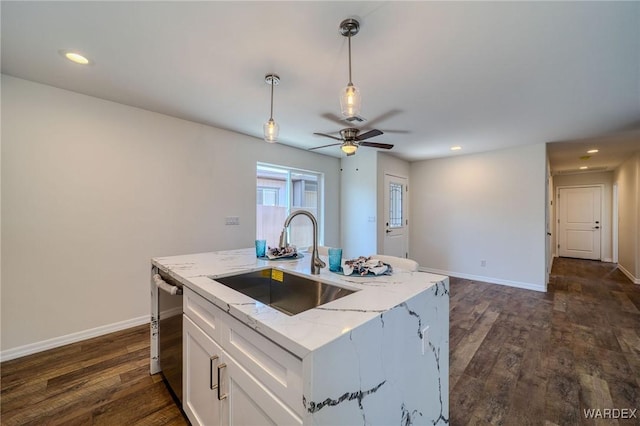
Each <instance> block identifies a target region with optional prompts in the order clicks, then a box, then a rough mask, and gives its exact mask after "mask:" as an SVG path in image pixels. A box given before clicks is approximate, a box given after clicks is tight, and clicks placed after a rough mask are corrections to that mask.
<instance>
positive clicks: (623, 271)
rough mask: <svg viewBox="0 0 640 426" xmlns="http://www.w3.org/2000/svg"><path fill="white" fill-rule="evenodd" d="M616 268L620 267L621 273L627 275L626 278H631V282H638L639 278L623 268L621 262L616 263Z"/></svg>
mask: <svg viewBox="0 0 640 426" xmlns="http://www.w3.org/2000/svg"><path fill="white" fill-rule="evenodd" d="M618 269H620V272H622V273H623V274H625V275H626V276H627V278H629V279H630V280H631V282H632V283H634V284H640V278H636V277H634V276H633V274H632V273H631V272H629V271H627V270H626V269H625V267H624V266H622V265H621V264H619V263H618Z"/></svg>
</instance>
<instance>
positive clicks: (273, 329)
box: [151, 248, 446, 359]
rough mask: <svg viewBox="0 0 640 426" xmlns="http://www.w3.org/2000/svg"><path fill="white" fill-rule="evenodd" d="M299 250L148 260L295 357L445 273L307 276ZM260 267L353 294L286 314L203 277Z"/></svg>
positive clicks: (439, 279) (373, 316)
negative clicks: (272, 257)
mask: <svg viewBox="0 0 640 426" xmlns="http://www.w3.org/2000/svg"><path fill="white" fill-rule="evenodd" d="M303 254H304V257H303V258H302V259H298V260H290V261H283V260H279V261H269V260H262V259H257V258H256V256H255V249H254V248H247V249H239V250H228V251H219V252H210V253H198V254H190V255H182V256H171V257H157V258H153V259H152V260H151V263H152V264H153V265H154V266H157V267H158V268H159V269H161V270H162V271H165V272H167V273H168V274H169V275H170V276H172V277H173V278H175V279H176V280H178V281H179V282H181V283H182V284H183V285H185V286H187V287H188V288H190V289H191V290H193V291H195V292H196V293H198V294H200V295H201V296H203V297H204V298H206V299H208V300H209V301H210V302H212V303H214V304H215V305H217V306H218V307H219V308H221V309H223V310H225V311H227V312H228V313H229V314H231V315H233V316H234V317H236V318H237V319H238V320H240V321H241V322H243V323H245V324H247V325H248V326H249V327H251V328H253V329H255V330H256V331H258V332H260V333H261V334H262V335H264V336H266V337H267V338H269V339H270V340H272V341H274V342H275V343H277V344H279V345H280V346H282V347H284V348H285V349H287V350H288V351H289V352H291V353H293V354H294V355H296V356H297V357H299V358H300V359H302V358H303V357H305V356H306V355H307V354H308V353H310V352H312V351H314V350H316V349H318V348H320V347H322V346H323V345H325V344H326V343H328V342H330V341H332V340H334V339H336V338H338V337H339V336H341V335H342V334H344V333H347V332H349V331H351V330H353V329H355V328H357V327H358V326H360V325H362V324H364V323H366V322H368V321H371V320H374V319H376V318H377V317H379V316H380V315H381V314H382V313H384V312H386V311H388V310H390V309H393V308H394V307H396V306H398V305H401V304H402V303H403V302H405V301H406V300H408V299H410V298H411V297H413V296H415V295H417V294H419V293H421V292H423V291H425V290H427V289H429V288H431V287H433V286H434V285H437V286H440V285H441V286H442V288H443V291H444V289H445V284H444V282H443V281H444V280H446V277H445V276H442V275H434V274H430V273H426V272H411V271H406V270H401V269H397V268H395V269H394V271H393V274H392V275H390V276H388V275H387V276H376V277H369V276H367V277H360V276H353V275H352V276H344V275H341V274H336V273H333V272H330V271H329V269H328V267H327V268H323V269H322V270H321V273H320V275H310V261H311V259H310V258H311V254H310V253H303ZM323 260H325V261H326V260H327V259H326V257H323ZM327 264H328V262H327ZM265 268H274V269H281V270H283V271H288V272H292V273H294V274H299V275H303V276H306V277H311V278H314V279H318V280H319V281H322V282H326V283H329V284H332V285H336V286H340V287H345V288H348V289H350V290H356V292H355V293H352V294H350V295H348V296H345V297H342V298H340V299H337V300H334V301H332V302H329V303H327V304H324V305H321V306H318V307H316V308H313V309H309V310H307V311H304V312H301V313H299V314H297V315H294V316H289V315H286V314H284V313H282V312H280V311H278V310H276V309H273V308H271V307H270V306H267V305H264V304H263V303H260V302H257V301H255V300H254V299H251V298H250V297H248V296H245V295H244V294H241V293H239V292H237V291H235V290H232V289H231V288H228V287H226V286H224V285H223V284H220V283H218V282H216V281H215V280H214V279H212V278H209V277H210V276H218V277H223V276H228V275H235V274H238V273H243V272H250V271H255V270H260V269H265Z"/></svg>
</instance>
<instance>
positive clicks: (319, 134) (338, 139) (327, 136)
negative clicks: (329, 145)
mask: <svg viewBox="0 0 640 426" xmlns="http://www.w3.org/2000/svg"><path fill="white" fill-rule="evenodd" d="M314 135H318V136H324V137H325V138H331V139H335V140H337V141H342V138H338V137H336V136H331V135H327V134H326V133H314Z"/></svg>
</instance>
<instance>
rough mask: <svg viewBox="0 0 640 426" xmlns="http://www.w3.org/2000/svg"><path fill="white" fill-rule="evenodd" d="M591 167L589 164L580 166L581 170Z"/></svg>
mask: <svg viewBox="0 0 640 426" xmlns="http://www.w3.org/2000/svg"><path fill="white" fill-rule="evenodd" d="M588 168H589V167H587V166H580V170H587V169H588Z"/></svg>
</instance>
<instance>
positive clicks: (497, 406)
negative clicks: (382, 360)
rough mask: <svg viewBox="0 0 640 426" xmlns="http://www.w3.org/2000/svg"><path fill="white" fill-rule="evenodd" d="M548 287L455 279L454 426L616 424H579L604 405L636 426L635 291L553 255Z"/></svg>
mask: <svg viewBox="0 0 640 426" xmlns="http://www.w3.org/2000/svg"><path fill="white" fill-rule="evenodd" d="M548 290H549V291H548V292H547V293H539V292H534V291H527V290H518V289H514V288H509V287H502V286H497V285H492V284H485V283H479V282H472V281H468V280H461V279H455V278H454V279H452V280H451V314H450V318H451V332H450V379H449V386H450V417H451V424H452V425H467V424H502V425H553V424H557V425H581V424H608V425H611V424H618V423H616V422H613V421H612V420H607V421H605V422H604V423H603V420H602V419H600V420H599V421H600V422H601V423H596V422H595V421H594V420H588V421H587V420H586V419H585V415H584V410H585V409H610V408H617V409H623V408H626V409H637V410H638V412H637V413H636V418H635V419H629V420H620V421H619V424H635V425H638V424H640V337H639V336H640V286H638V285H635V284H632V283H631V282H630V281H629V280H628V279H627V278H626V277H625V276H624V275H623V274H622V273H621V272H620V271H618V270H616V268H615V265H613V264H610V263H601V262H593V261H584V260H576V259H565V258H559V259H556V261H555V262H554V265H553V270H552V277H551V281H550V285H549V289H548ZM629 413H630V412H629ZM629 413H628V414H629Z"/></svg>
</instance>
